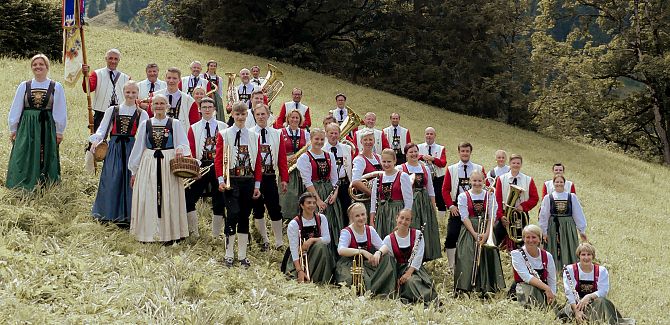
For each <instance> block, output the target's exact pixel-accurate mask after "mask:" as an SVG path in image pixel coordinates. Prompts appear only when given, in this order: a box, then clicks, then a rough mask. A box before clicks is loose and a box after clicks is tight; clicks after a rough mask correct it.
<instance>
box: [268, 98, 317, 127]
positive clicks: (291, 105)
mask: <svg viewBox="0 0 670 325" xmlns="http://www.w3.org/2000/svg"><path fill="white" fill-rule="evenodd" d="M291 95H292V96H293V100H292V101H290V102H286V103H284V104H282V105H281V110H280V111H279V116H277V121H276V122H275V129H281V128H283V127H284V122H286V115H287V114H288V113H289V112H291V111H292V110H298V112H300V115H302V124H301V125H300V128H306V129H307V130H309V127H310V126H312V118H311V117H310V114H309V106H307V105H305V104H303V103H301V102H300V101H301V100H302V89H300V88H293V92H291Z"/></svg>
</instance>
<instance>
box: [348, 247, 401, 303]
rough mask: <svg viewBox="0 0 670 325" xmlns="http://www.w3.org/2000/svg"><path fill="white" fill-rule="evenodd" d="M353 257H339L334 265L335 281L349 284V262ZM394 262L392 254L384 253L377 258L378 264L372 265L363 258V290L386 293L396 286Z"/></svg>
mask: <svg viewBox="0 0 670 325" xmlns="http://www.w3.org/2000/svg"><path fill="white" fill-rule="evenodd" d="M353 261H354V258H353V257H340V259H339V260H338V261H337V265H336V267H335V270H336V271H335V274H336V277H335V279H336V282H337V283H345V284H346V285H349V286H350V285H351V264H352V263H353ZM395 267H396V263H395V260H394V259H393V256H391V255H390V254H386V255H384V256H382V257H381V258H380V259H379V265H377V266H376V267H375V266H372V265H371V264H370V262H368V261H367V260H366V259H365V258H363V268H364V270H365V271H364V272H363V281H364V282H365V291H370V292H372V294H374V295H388V294H390V293H392V292H393V290H395V286H396V282H397V279H396V269H395Z"/></svg>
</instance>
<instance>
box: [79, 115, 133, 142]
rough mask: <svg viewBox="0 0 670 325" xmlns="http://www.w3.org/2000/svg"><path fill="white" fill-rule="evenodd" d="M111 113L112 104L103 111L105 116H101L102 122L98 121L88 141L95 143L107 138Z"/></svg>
mask: <svg viewBox="0 0 670 325" xmlns="http://www.w3.org/2000/svg"><path fill="white" fill-rule="evenodd" d="M142 112H144V110H142ZM113 114H114V106H110V107H108V108H107V110H106V111H105V116H103V117H102V122H100V125H99V126H98V130H96V131H95V133H94V134H91V136H89V137H88V141H90V142H91V143H96V142H100V141H102V140H105V139H106V138H107V129H109V126H110V125H109V120H111V119H112V115H113Z"/></svg>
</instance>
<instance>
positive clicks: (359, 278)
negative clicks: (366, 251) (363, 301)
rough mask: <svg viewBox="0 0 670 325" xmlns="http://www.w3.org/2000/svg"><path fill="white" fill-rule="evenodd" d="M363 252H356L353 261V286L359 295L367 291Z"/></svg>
mask: <svg viewBox="0 0 670 325" xmlns="http://www.w3.org/2000/svg"><path fill="white" fill-rule="evenodd" d="M364 272H365V268H364V267H363V254H356V255H355V256H354V260H353V262H352V263H351V286H352V287H353V288H354V291H355V292H356V295H357V296H360V295H363V294H364V293H365V280H364V279H363V273H364Z"/></svg>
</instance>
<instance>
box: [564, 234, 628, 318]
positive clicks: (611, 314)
mask: <svg viewBox="0 0 670 325" xmlns="http://www.w3.org/2000/svg"><path fill="white" fill-rule="evenodd" d="M576 253H577V257H578V258H579V262H577V263H575V264H570V265H566V266H565V267H564V268H563V288H564V289H565V297H566V298H567V300H568V302H567V304H566V305H565V308H563V309H562V310H561V311H560V312H559V313H558V316H559V318H561V319H563V320H565V321H571V320H573V319H574V320H576V321H577V322H578V323H582V322H584V321H588V322H590V323H599V324H600V323H606V324H634V323H635V322H634V320H632V319H629V318H624V317H622V316H621V314H620V313H619V311H617V309H616V307H614V304H613V303H612V302H611V301H610V300H609V299H607V293H608V292H609V289H610V283H609V273H608V272H607V269H606V268H605V267H604V266H601V265H598V264H595V263H593V259H594V258H595V257H596V248H595V247H594V246H593V245H591V244H589V243H581V244H579V246H577V250H576Z"/></svg>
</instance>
